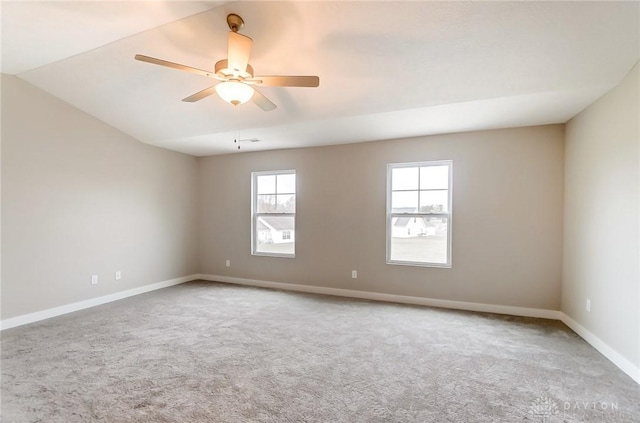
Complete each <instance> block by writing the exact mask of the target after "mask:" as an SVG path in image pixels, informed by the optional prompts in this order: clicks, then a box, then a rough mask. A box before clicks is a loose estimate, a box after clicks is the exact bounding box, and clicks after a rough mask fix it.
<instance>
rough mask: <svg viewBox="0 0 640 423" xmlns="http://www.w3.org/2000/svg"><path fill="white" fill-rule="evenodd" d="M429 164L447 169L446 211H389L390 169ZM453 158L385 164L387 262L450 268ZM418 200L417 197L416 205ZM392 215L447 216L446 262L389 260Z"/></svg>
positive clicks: (427, 165)
mask: <svg viewBox="0 0 640 423" xmlns="http://www.w3.org/2000/svg"><path fill="white" fill-rule="evenodd" d="M429 166H447V167H448V170H449V183H448V189H447V191H448V192H447V194H448V201H449V207H448V211H447V212H446V213H426V212H417V213H392V212H391V193H392V192H393V191H392V187H393V184H392V182H393V181H392V173H393V172H392V170H393V169H399V168H403V167H418V168H420V167H429ZM419 193H420V179H419V178H418V195H420V194H419ZM452 194H453V160H432V161H424V162H410V163H389V164H387V264H397V265H404V266H420V267H443V268H451V240H452V237H451V234H452V221H453V219H452V217H453V201H452V200H453V195H452ZM419 204H420V200H419V197H418V205H419ZM394 217H442V218H447V262H446V263H430V262H421V261H403V260H391V235H392V230H393V229H392V226H391V222H392V220H393V218H394Z"/></svg>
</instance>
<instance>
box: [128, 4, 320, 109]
mask: <svg viewBox="0 0 640 423" xmlns="http://www.w3.org/2000/svg"><path fill="white" fill-rule="evenodd" d="M227 25H229V29H230V31H229V38H228V42H227V59H223V60H220V61H218V62H217V63H216V64H215V70H214V71H213V72H210V71H206V70H202V69H198V68H193V67H191V66H185V65H181V64H179V63H173V62H168V61H166V60H162V59H156V58H155V57H149V56H144V55H142V54H136V56H135V58H136V60H140V61H142V62H147V63H152V64H154V65H161V66H166V67H168V68H173V69H177V70H181V71H185V72H191V73H195V74H197V75H201V76H206V77H208V78H213V79H217V80H218V81H220V83H218V84H217V85H213V86H211V87H208V88H205V89H204V90H202V91H199V92H197V93H195V94H193V95H190V96H189V97H186V98H183V99H182V101H186V102H189V103H193V102H196V101H198V100H202V99H203V98H205V97H208V96H210V95H211V94H213V93H214V92H215V93H217V94H218V96H220V98H222V99H223V100H224V101H226V102H227V103H230V104H233V105H234V106H237V105H239V104H243V103H246V102H247V101H252V102H253V103H255V104H256V105H257V106H258V107H260V108H261V109H262V110H264V111H267V112H268V111H270V110H273V109H275V108H276V105H275V104H273V103H272V102H271V100H269V99H268V98H266V97H265V96H264V95H262V94H261V93H260V92H259V91H258V90H256V89H255V86H263V87H318V86H319V85H320V78H318V77H317V76H282V75H280V76H254V73H253V67H251V65H250V64H249V54H250V53H251V45H252V44H253V40H252V39H251V38H249V37H247V36H246V35H242V34H240V33H238V31H239V30H240V29H241V28H242V27H244V21H243V20H242V18H241V17H240V16H238V15H236V14H234V13H232V14H230V15H228V16H227Z"/></svg>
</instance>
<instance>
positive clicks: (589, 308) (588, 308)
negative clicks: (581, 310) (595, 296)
mask: <svg viewBox="0 0 640 423" xmlns="http://www.w3.org/2000/svg"><path fill="white" fill-rule="evenodd" d="M586 309H587V311H591V300H590V299H589V298H587V305H586Z"/></svg>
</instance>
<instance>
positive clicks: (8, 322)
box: [0, 275, 199, 330]
mask: <svg viewBox="0 0 640 423" xmlns="http://www.w3.org/2000/svg"><path fill="white" fill-rule="evenodd" d="M198 277H199V275H190V276H183V277H181V278H176V279H170V280H167V281H162V282H157V283H152V284H149V285H144V286H140V287H138V288H132V289H128V290H126V291H120V292H116V293H114V294H109V295H104V296H102V297H97V298H91V299H89V300H84V301H78V302H76V303H71V304H66V305H63V306H60V307H54V308H49V309H46V310H42V311H37V312H35V313H29V314H23V315H21V316H17V317H12V318H10V319H4V320H1V321H0V330H5V329H9V328H14V327H16V326H22V325H26V324H29V323H34V322H38V321H40V320H45V319H49V318H51V317H56V316H60V315H62V314H67V313H73V312H74V311H78V310H84V309H85V308H90V307H95V306H98V305H101V304H106V303H110V302H112V301H117V300H121V299H123V298H127V297H133V296H134V295H139V294H144V293H145V292H149V291H155V290H156V289H162V288H166V287H168V286H173V285H178V284H181V283H184V282H189V281H193V280H196V279H198Z"/></svg>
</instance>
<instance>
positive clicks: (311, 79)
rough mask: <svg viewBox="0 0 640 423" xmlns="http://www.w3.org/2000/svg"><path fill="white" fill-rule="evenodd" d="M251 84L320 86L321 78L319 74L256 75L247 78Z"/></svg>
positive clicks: (246, 80)
mask: <svg viewBox="0 0 640 423" xmlns="http://www.w3.org/2000/svg"><path fill="white" fill-rule="evenodd" d="M244 82H247V83H249V84H251V83H253V84H256V85H263V86H265V87H318V86H320V78H318V77H317V76H256V77H254V78H251V79H245V80H244Z"/></svg>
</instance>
